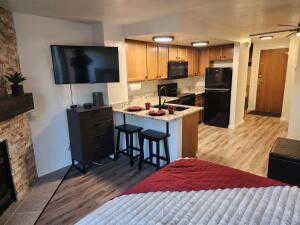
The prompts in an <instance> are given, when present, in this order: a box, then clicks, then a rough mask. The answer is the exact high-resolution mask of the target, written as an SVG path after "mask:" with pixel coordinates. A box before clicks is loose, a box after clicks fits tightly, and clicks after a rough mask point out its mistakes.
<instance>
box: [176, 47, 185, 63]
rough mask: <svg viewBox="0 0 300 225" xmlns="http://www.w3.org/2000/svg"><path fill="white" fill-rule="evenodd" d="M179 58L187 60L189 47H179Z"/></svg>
mask: <svg viewBox="0 0 300 225" xmlns="http://www.w3.org/2000/svg"><path fill="white" fill-rule="evenodd" d="M178 60H180V61H187V49H186V48H184V47H178Z"/></svg>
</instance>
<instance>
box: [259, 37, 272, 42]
mask: <svg viewBox="0 0 300 225" xmlns="http://www.w3.org/2000/svg"><path fill="white" fill-rule="evenodd" d="M259 38H260V40H263V41H265V40H271V39H272V38H273V36H262V37H259Z"/></svg>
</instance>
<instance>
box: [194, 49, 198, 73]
mask: <svg viewBox="0 0 300 225" xmlns="http://www.w3.org/2000/svg"><path fill="white" fill-rule="evenodd" d="M193 59H194V60H193V66H194V76H197V75H198V74H199V50H198V49H195V48H193Z"/></svg>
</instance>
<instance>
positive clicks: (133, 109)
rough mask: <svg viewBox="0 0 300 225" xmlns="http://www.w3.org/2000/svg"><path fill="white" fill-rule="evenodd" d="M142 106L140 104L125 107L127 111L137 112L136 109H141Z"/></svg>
mask: <svg viewBox="0 0 300 225" xmlns="http://www.w3.org/2000/svg"><path fill="white" fill-rule="evenodd" d="M142 110H143V108H142V107H141V106H129V107H128V108H127V111H129V112H138V111H142Z"/></svg>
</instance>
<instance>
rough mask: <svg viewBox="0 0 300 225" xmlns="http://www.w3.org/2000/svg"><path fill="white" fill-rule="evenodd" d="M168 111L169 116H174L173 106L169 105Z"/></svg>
mask: <svg viewBox="0 0 300 225" xmlns="http://www.w3.org/2000/svg"><path fill="white" fill-rule="evenodd" d="M168 111H169V114H174V112H175V106H173V105H169V106H168Z"/></svg>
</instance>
